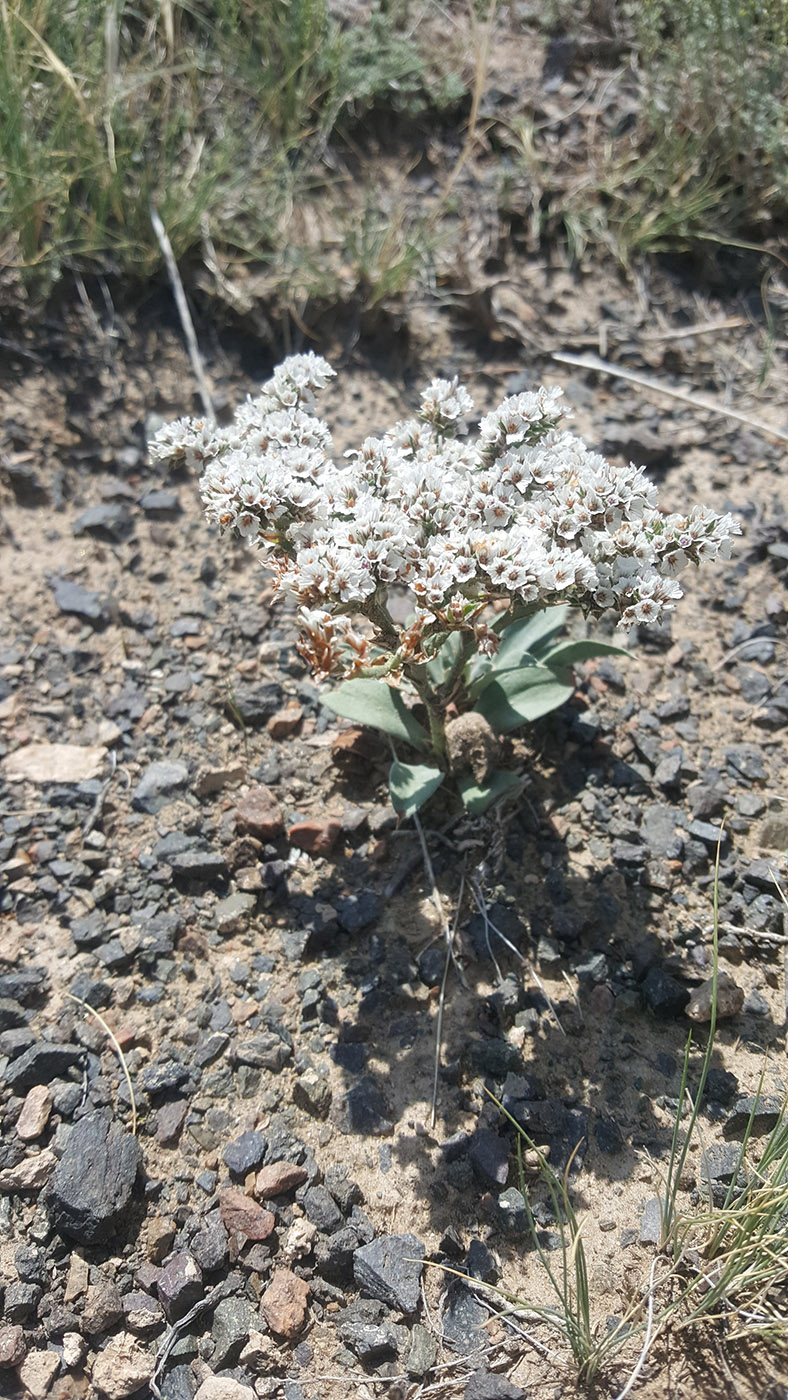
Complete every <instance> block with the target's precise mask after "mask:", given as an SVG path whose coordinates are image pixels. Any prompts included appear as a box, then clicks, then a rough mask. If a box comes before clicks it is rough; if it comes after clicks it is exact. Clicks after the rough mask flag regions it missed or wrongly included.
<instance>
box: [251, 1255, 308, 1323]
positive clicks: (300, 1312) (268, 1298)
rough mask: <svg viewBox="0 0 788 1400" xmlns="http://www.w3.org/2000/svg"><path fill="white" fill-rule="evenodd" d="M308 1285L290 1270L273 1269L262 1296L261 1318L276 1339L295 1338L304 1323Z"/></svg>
mask: <svg viewBox="0 0 788 1400" xmlns="http://www.w3.org/2000/svg"><path fill="white" fill-rule="evenodd" d="M308 1297H309V1284H308V1283H307V1282H306V1281H305V1280H304V1279H302V1278H299V1277H298V1275H297V1274H294V1273H292V1272H291V1270H290V1269H275V1270H274V1272H273V1275H272V1277H271V1282H270V1283H269V1285H268V1287H267V1288H266V1290H265V1293H264V1294H263V1296H262V1300H261V1305H262V1310H263V1316H264V1317H265V1320H266V1322H267V1323H268V1326H269V1327H270V1328H271V1331H272V1332H275V1333H276V1335H277V1336H278V1337H297V1336H298V1333H299V1332H300V1331H301V1329H302V1327H303V1325H304V1322H305V1321H306V1305H307V1299H308Z"/></svg>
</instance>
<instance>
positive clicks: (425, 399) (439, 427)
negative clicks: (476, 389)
mask: <svg viewBox="0 0 788 1400" xmlns="http://www.w3.org/2000/svg"><path fill="white" fill-rule="evenodd" d="M472 410H473V399H472V398H471V396H470V394H469V393H468V390H467V389H465V388H464V387H463V386H462V384H460V381H459V379H458V378H457V376H456V375H455V376H454V378H453V379H433V380H432V383H431V384H428V386H427V388H426V389H424V390H423V391H422V394H421V416H422V418H423V419H424V420H425V421H426V422H427V423H430V424H432V427H433V428H434V429H435V431H436V432H437V433H441V434H443V433H446V432H453V431H455V430H456V428H457V425H458V424H459V423H460V422H461V421H462V419H463V418H465V417H467V415H468V414H469V413H471V412H472Z"/></svg>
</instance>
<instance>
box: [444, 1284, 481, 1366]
mask: <svg viewBox="0 0 788 1400" xmlns="http://www.w3.org/2000/svg"><path fill="white" fill-rule="evenodd" d="M486 1321H487V1310H486V1308H485V1307H484V1306H483V1304H482V1303H480V1302H479V1300H478V1298H474V1296H473V1294H472V1293H470V1292H469V1291H468V1289H467V1288H466V1287H465V1285H464V1284H462V1283H458V1284H452V1285H451V1287H450V1288H449V1295H448V1299H447V1303H446V1309H445V1311H444V1314H443V1336H444V1339H445V1340H446V1341H447V1342H448V1343H449V1345H450V1346H451V1347H453V1349H454V1350H455V1351H458V1352H459V1353H460V1355H461V1356H470V1355H471V1354H472V1353H473V1352H475V1351H480V1350H481V1349H482V1348H484V1349H485V1350H486V1348H487V1347H488V1346H489V1345H490V1335H489V1333H488V1332H487V1330H486V1328H485V1325H484V1324H485V1322H486Z"/></svg>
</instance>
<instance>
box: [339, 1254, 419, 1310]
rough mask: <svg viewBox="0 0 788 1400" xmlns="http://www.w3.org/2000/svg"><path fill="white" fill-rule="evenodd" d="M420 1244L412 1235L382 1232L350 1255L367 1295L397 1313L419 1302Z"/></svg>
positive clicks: (361, 1286)
mask: <svg viewBox="0 0 788 1400" xmlns="http://www.w3.org/2000/svg"><path fill="white" fill-rule="evenodd" d="M424 1252H425V1251H424V1245H423V1244H422V1242H421V1240H417V1239H416V1236H415V1235H382V1236H381V1238H380V1239H377V1240H372V1242H371V1243H370V1244H365V1245H362V1247H361V1249H357V1250H356V1252H355V1254H354V1255H353V1274H354V1277H355V1280H356V1283H357V1285H358V1287H359V1288H360V1289H361V1291H362V1293H364V1294H366V1296H367V1297H368V1298H379V1299H380V1301H381V1302H382V1303H387V1304H388V1306H389V1307H392V1308H399V1311H400V1312H403V1313H412V1312H415V1311H416V1309H417V1307H418V1305H419V1296H420V1289H419V1285H420V1282H421V1272H422V1268H423V1265H422V1263H421V1261H422V1259H423V1258H424Z"/></svg>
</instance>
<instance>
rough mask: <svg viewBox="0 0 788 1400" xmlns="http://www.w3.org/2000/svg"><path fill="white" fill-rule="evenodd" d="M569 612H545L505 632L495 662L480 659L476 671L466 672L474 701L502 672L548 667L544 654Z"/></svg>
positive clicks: (551, 610) (516, 623)
mask: <svg viewBox="0 0 788 1400" xmlns="http://www.w3.org/2000/svg"><path fill="white" fill-rule="evenodd" d="M568 611H569V609H568V608H567V607H565V606H564V605H563V604H562V605H561V606H560V607H557V608H543V609H542V611H541V612H538V613H535V614H534V615H533V617H524V618H523V619H522V620H521V621H520V622H513V623H511V625H510V626H509V627H507V628H505V629H504V631H503V633H502V634H501V635H502V641H501V645H500V647H499V649H498V651H497V652H496V654H495V656H494V657H493V658H492V659H491V660H487V659H486V658H485V657H481V658H479V661H480V662H481V664H474V666H473V670H472V671H470V670H469V671H466V684H467V689H468V694H469V695H470V697H471V699H472V700H473V699H476V697H477V696H479V695H481V693H482V691H483V690H484V689H485V688H486V687H487V686H488V685H489V684H490V682H491V681H492V680H494V679H495V677H496V676H497V675H498V674H499V673H500V672H501V671H515V670H517V669H518V668H520V667H523V666H533V665H539V664H544V658H543V656H541V655H540V653H541V651H542V650H543V649H544V648H545V647H546V646H547V645H548V644H549V642H550V641H551V639H552V638H553V637H554V636H555V634H556V633H557V632H560V630H561V628H562V627H563V625H564V622H565V620H566V615H567V613H568Z"/></svg>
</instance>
